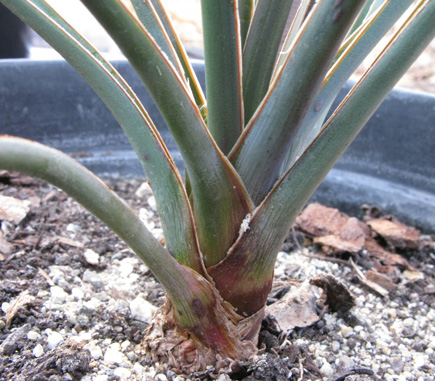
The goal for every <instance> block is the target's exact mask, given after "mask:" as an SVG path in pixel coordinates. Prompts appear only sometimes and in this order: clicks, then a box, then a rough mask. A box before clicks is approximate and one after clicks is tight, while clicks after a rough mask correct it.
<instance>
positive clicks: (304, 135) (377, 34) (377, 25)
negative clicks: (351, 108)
mask: <svg viewBox="0 0 435 381" xmlns="http://www.w3.org/2000/svg"><path fill="white" fill-rule="evenodd" d="M412 3H413V0H387V1H385V3H384V4H383V5H382V7H380V8H378V10H377V11H376V13H374V14H373V15H372V17H371V18H370V19H368V20H367V21H366V22H365V23H364V24H363V25H362V26H361V27H360V29H359V30H358V33H357V35H356V36H355V37H354V38H353V41H352V42H351V43H350V44H349V45H348V46H347V49H346V50H345V51H344V52H343V53H342V54H341V55H340V58H339V59H338V60H337V61H336V62H335V63H334V65H333V67H332V68H331V69H330V70H329V72H328V74H327V75H326V78H325V80H324V82H323V85H322V88H321V89H320V91H319V93H318V94H317V96H316V98H315V100H314V102H313V104H314V107H311V108H310V109H309V111H308V113H307V115H306V116H305V119H304V121H303V123H302V126H301V128H300V130H299V132H298V134H297V136H296V137H295V139H294V141H293V142H292V147H291V150H290V152H289V157H288V161H287V164H286V167H285V170H287V169H288V168H289V167H290V166H291V165H293V163H294V161H295V160H296V159H297V157H299V156H300V155H301V154H302V152H303V151H304V150H305V148H306V147H307V146H308V144H309V143H310V142H311V141H312V140H313V139H314V137H315V136H316V135H317V134H318V133H319V131H320V128H321V127H322V125H323V122H324V119H325V118H326V115H327V113H328V111H329V109H330V107H331V105H332V103H333V101H334V99H335V97H336V96H337V95H338V93H339V91H340V89H341V88H342V86H343V85H344V84H345V83H346V81H347V80H348V79H349V77H350V76H351V74H352V73H353V72H354V71H355V70H356V69H357V68H358V66H359V65H360V64H361V63H362V62H363V60H364V59H365V58H366V57H367V55H368V54H369V53H370V52H371V51H372V49H373V48H374V47H375V46H376V44H377V43H378V42H379V41H380V40H381V38H382V37H383V36H384V35H385V34H386V33H387V32H388V30H389V29H390V28H391V27H392V26H393V25H394V23H395V22H396V21H397V20H398V19H399V18H400V17H401V16H402V15H403V13H404V12H405V11H406V9H407V8H408V7H409V6H410V5H411V4H412Z"/></svg>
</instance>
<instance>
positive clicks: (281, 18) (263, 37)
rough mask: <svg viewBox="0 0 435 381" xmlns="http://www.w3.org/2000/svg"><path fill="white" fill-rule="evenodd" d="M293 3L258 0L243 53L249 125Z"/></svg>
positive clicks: (246, 111) (244, 88) (267, 86)
mask: <svg viewBox="0 0 435 381" xmlns="http://www.w3.org/2000/svg"><path fill="white" fill-rule="evenodd" d="M292 3H293V0H259V2H258V4H257V6H256V8H255V12H254V16H253V19H252V22H251V27H250V29H249V33H248V37H247V39H246V44H245V46H244V49H243V101H244V108H245V121H249V120H250V119H251V117H252V115H253V114H254V112H255V110H256V109H257V107H258V105H259V104H260V102H261V101H262V99H263V97H264V96H265V95H266V93H267V90H268V89H269V85H270V79H271V77H272V72H273V68H274V66H275V62H276V59H277V55H278V52H279V47H280V43H281V40H282V36H283V33H284V28H285V26H286V23H287V19H288V17H289V14H290V10H291V7H292Z"/></svg>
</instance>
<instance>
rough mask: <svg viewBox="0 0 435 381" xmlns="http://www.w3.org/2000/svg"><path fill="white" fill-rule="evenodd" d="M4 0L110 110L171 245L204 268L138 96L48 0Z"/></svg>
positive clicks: (186, 210)
mask: <svg viewBox="0 0 435 381" xmlns="http://www.w3.org/2000/svg"><path fill="white" fill-rule="evenodd" d="M1 2H2V3H3V4H4V5H6V6H7V7H8V8H10V9H11V10H12V11H13V12H14V13H16V14H17V15H18V16H19V17H21V18H22V19H23V20H24V22H26V23H27V24H28V25H29V26H31V27H32V28H33V29H35V30H36V31H37V32H38V33H39V34H40V35H41V36H43V37H44V38H45V39H46V40H47V41H48V42H49V43H50V44H51V45H52V46H53V47H54V48H55V49H56V50H57V51H58V52H59V53H61V54H62V55H63V56H64V57H65V59H66V60H67V61H68V62H69V63H70V64H71V65H72V66H73V67H74V68H75V69H76V70H77V71H78V72H79V73H80V74H81V75H82V76H83V77H84V78H85V80H86V81H87V82H88V84H89V85H90V86H91V87H92V88H93V89H94V90H95V91H96V92H97V94H98V95H99V96H100V98H101V99H102V100H103V102H105V104H106V105H107V107H108V108H109V109H110V110H111V111H112V113H113V115H114V116H115V117H116V119H117V120H118V122H119V123H120V125H121V126H122V128H123V129H124V132H125V133H126V135H127V137H128V139H129V141H130V143H131V145H132V147H133V149H134V150H135V152H136V154H137V156H138V158H139V160H140V162H141V164H142V167H143V168H144V170H145V172H146V174H147V176H148V179H149V180H150V183H151V186H152V188H153V189H154V190H155V191H156V193H155V197H156V203H157V206H158V209H159V212H160V217H161V220H162V226H163V229H164V232H165V237H166V244H167V246H168V248H169V249H170V251H171V252H172V253H173V255H174V256H175V257H176V258H177V259H178V260H179V261H180V262H182V263H185V264H186V265H188V266H190V267H192V268H194V269H195V270H196V271H198V272H199V273H203V269H202V268H203V265H202V260H201V256H200V252H199V247H198V242H197V238H196V232H195V225H194V222H193V215H192V211H191V209H190V204H189V202H188V198H187V195H186V193H185V190H184V187H183V183H182V179H181V177H180V175H179V173H178V170H177V168H176V166H175V164H174V162H173V161H172V158H171V157H170V155H169V152H168V150H167V149H166V146H165V145H164V143H163V141H162V139H161V137H160V135H159V133H158V131H157V129H156V128H155V126H154V125H153V123H152V121H151V119H150V118H149V116H148V114H147V113H146V111H145V109H144V108H143V106H142V104H141V103H140V101H139V99H138V98H137V97H136V96H135V94H134V93H133V91H132V90H131V89H130V87H129V86H128V85H127V84H126V83H125V81H124V80H123V78H122V77H121V76H120V75H119V74H118V73H117V72H116V70H115V69H114V68H113V67H112V66H111V65H110V63H108V62H107V61H105V60H104V58H103V57H102V56H101V55H100V54H99V53H98V52H97V50H96V49H95V48H94V47H93V46H92V45H91V44H89V43H88V42H87V41H86V40H85V39H84V38H82V37H81V36H80V35H79V34H78V33H77V32H76V31H75V30H74V29H73V28H72V27H70V26H69V25H68V24H67V23H66V22H65V21H64V20H63V19H62V18H61V17H60V16H59V15H58V14H57V13H56V12H55V11H54V10H53V9H52V8H50V7H49V6H48V5H47V4H46V3H45V2H44V1H42V0H1Z"/></svg>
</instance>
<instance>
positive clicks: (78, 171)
mask: <svg viewBox="0 0 435 381" xmlns="http://www.w3.org/2000/svg"><path fill="white" fill-rule="evenodd" d="M0 168H2V169H6V170H11V171H19V172H21V173H24V174H27V175H31V176H36V177H39V178H41V179H43V180H45V181H47V182H49V183H51V184H53V185H55V186H57V187H59V188H61V189H62V190H64V191H65V192H66V193H68V194H69V195H70V196H71V197H73V198H74V199H75V200H76V201H78V202H79V203H80V204H81V205H83V206H84V207H85V208H86V209H88V210H89V211H90V212H91V213H92V214H94V215H95V216H96V217H98V218H99V219H100V220H101V221H103V222H104V223H105V224H106V225H107V226H108V227H109V228H110V229H112V230H113V231H114V232H115V233H116V234H118V235H119V236H120V237H121V238H122V239H123V240H124V241H125V242H126V243H127V244H128V245H129V246H130V247H131V248H132V250H133V251H134V252H135V253H136V254H137V255H138V256H139V257H140V258H141V259H142V260H143V261H144V263H145V264H146V265H147V266H148V267H149V268H150V270H151V271H152V272H153V273H154V274H155V275H156V277H157V278H158V279H159V281H160V282H161V283H162V285H163V286H164V287H165V289H166V290H168V292H169V293H170V294H172V295H174V296H177V297H178V298H180V297H181V295H180V289H181V288H184V291H185V292H186V291H188V290H186V287H185V286H184V287H182V286H181V285H180V282H179V281H178V280H177V279H178V278H179V277H181V276H183V275H185V274H184V272H183V271H182V270H181V269H182V266H181V265H180V264H179V263H178V262H177V261H176V260H174V259H173V258H172V256H171V255H170V254H169V252H168V251H167V250H166V249H165V248H163V246H162V245H161V244H160V243H159V242H158V240H157V239H156V238H154V236H153V235H152V234H151V232H150V231H149V230H148V229H147V228H146V227H145V225H144V224H143V223H142V222H141V220H140V219H139V217H138V216H137V215H136V214H135V213H134V212H133V211H132V210H131V209H130V207H129V206H128V205H127V204H126V203H125V202H124V201H123V200H122V199H121V198H119V196H117V195H116V193H114V192H112V191H111V190H110V189H109V188H108V187H107V186H106V185H105V184H104V183H103V182H102V181H101V180H100V179H99V178H97V177H96V176H95V175H94V174H93V173H92V172H90V171H89V170H87V169H86V168H85V167H83V166H82V165H81V164H79V163H78V162H77V161H75V160H74V159H72V158H71V157H69V156H68V155H66V154H64V153H62V152H60V151H58V150H55V149H53V148H49V147H46V146H44V145H42V144H39V143H36V142H32V141H30V140H26V139H21V138H14V137H8V136H4V135H0Z"/></svg>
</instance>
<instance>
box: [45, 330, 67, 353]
mask: <svg viewBox="0 0 435 381" xmlns="http://www.w3.org/2000/svg"><path fill="white" fill-rule="evenodd" d="M61 341H63V336H62V335H61V334H60V333H59V332H50V333H49V334H48V337H47V348H48V349H50V350H51V349H54V348H56V347H57V346H58V345H59V343H60V342H61Z"/></svg>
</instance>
